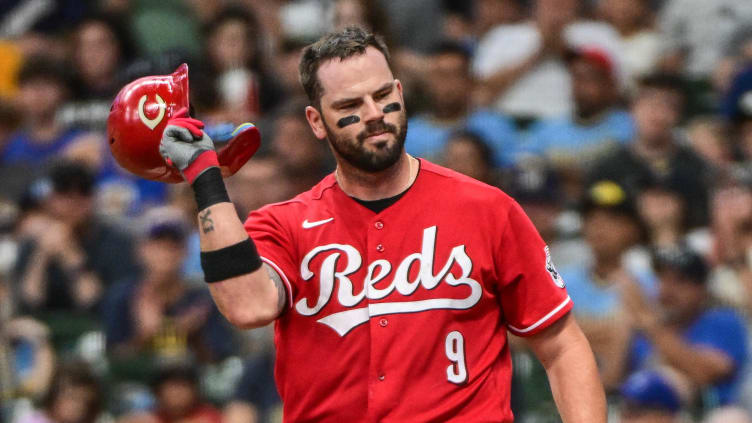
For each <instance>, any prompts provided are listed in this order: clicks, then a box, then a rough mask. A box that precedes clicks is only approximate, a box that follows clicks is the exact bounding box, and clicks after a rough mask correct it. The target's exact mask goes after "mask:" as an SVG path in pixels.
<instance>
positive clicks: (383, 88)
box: [306, 47, 407, 173]
mask: <svg viewBox="0 0 752 423" xmlns="http://www.w3.org/2000/svg"><path fill="white" fill-rule="evenodd" d="M318 79H319V81H320V83H321V88H322V90H323V94H322V97H321V99H320V107H319V109H318V110H317V109H316V108H314V107H310V106H309V107H308V108H306V117H307V119H308V123H309V124H310V125H311V128H312V129H313V132H314V134H315V135H316V137H317V138H319V139H324V138H327V139H328V140H329V144H330V145H331V147H332V149H333V151H334V154H335V156H336V157H337V158H338V160H342V161H344V162H346V163H348V164H349V165H350V166H353V167H355V168H357V169H360V170H362V171H364V172H371V173H373V172H379V171H382V170H385V169H388V168H389V167H391V166H392V165H394V164H395V163H396V162H397V160H398V159H399V157H400V155H401V154H402V151H403V149H404V145H405V136H406V134H407V114H406V113H405V104H404V101H403V99H402V84H400V82H399V81H398V80H396V79H394V75H392V71H391V69H389V64H388V63H387V61H386V58H385V57H384V55H383V54H381V52H379V51H378V50H377V49H375V48H373V47H368V48H367V49H366V51H365V53H364V54H359V55H355V56H352V57H348V58H346V59H344V60H339V59H333V60H329V61H327V62H324V63H322V64H321V66H320V67H319V70H318ZM386 106H390V107H386ZM390 109H391V110H392V111H390ZM396 109H398V110H396ZM385 110H386V111H385Z"/></svg>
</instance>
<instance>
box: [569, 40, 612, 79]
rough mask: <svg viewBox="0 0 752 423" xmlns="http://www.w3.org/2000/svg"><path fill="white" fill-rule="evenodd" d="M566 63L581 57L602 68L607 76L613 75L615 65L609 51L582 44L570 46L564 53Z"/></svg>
mask: <svg viewBox="0 0 752 423" xmlns="http://www.w3.org/2000/svg"><path fill="white" fill-rule="evenodd" d="M564 58H565V60H566V61H567V63H569V64H571V63H572V62H573V61H574V60H576V59H582V60H585V61H586V62H588V63H590V64H592V65H594V66H596V67H597V68H599V69H601V70H603V71H604V72H606V74H608V75H609V76H611V77H613V76H614V75H615V73H614V72H615V69H616V68H615V65H614V61H613V59H612V58H611V55H609V53H608V52H607V51H606V50H604V49H602V48H600V47H598V46H582V47H576V48H570V49H568V50H567V51H566V53H565V54H564Z"/></svg>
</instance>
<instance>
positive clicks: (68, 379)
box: [18, 362, 104, 423]
mask: <svg viewBox="0 0 752 423" xmlns="http://www.w3.org/2000/svg"><path fill="white" fill-rule="evenodd" d="M103 406H104V392H103V391H102V387H101V385H100V382H99V380H98V379H97V378H96V376H95V375H94V374H93V373H92V371H91V369H90V368H89V367H88V366H87V365H86V364H85V363H83V362H72V363H66V364H63V365H62V366H60V367H59V368H58V369H57V371H56V372H55V376H54V378H53V380H52V386H51V387H50V390H49V392H48V393H47V395H46V396H45V398H44V399H43V401H42V408H41V409H40V410H38V411H36V412H34V413H32V414H30V415H28V416H25V417H21V418H20V419H19V421H18V423H95V422H96V421H97V419H98V418H99V417H100V413H101V412H102V408H103Z"/></svg>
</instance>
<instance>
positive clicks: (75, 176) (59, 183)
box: [49, 160, 94, 197]
mask: <svg viewBox="0 0 752 423" xmlns="http://www.w3.org/2000/svg"><path fill="white" fill-rule="evenodd" d="M49 178H50V182H51V183H52V189H53V191H54V192H56V193H59V194H69V193H78V194H82V195H84V196H87V197H89V196H91V195H92V193H93V191H94V173H93V172H92V171H91V169H89V167H87V166H86V165H84V164H83V163H79V162H75V161H70V160H63V161H59V162H56V163H55V164H54V165H52V167H51V169H50V171H49Z"/></svg>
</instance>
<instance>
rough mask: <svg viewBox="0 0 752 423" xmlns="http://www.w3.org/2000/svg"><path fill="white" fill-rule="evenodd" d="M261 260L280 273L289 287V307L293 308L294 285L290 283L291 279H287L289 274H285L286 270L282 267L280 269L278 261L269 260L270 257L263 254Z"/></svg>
mask: <svg viewBox="0 0 752 423" xmlns="http://www.w3.org/2000/svg"><path fill="white" fill-rule="evenodd" d="M261 260H262V261H263V262H264V263H266V264H268V265H269V266H271V267H273V268H274V270H275V271H276V272H277V274H278V275H279V277H281V278H282V280H283V281H285V285H286V287H287V294H288V297H287V304H288V307H290V308H292V285H290V281H289V280H288V279H287V275H285V272H283V271H282V269H280V268H279V266H277V264H276V263H274V262H273V261H271V260H269V259H268V258H266V257H264V256H261Z"/></svg>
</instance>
